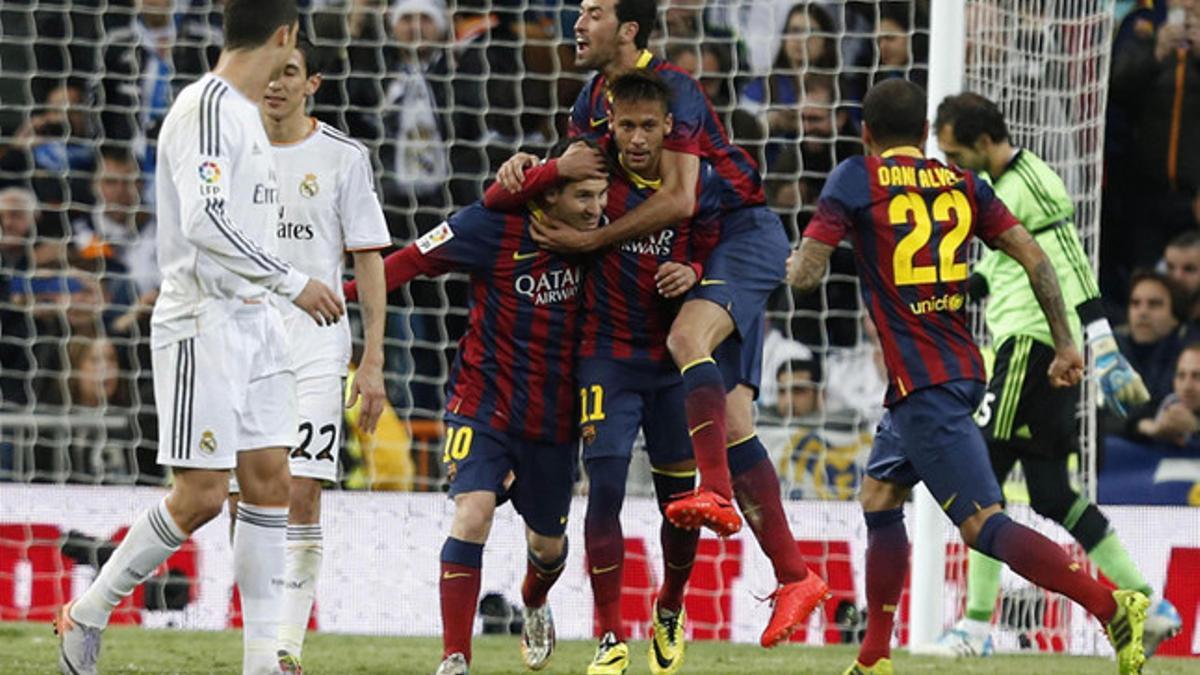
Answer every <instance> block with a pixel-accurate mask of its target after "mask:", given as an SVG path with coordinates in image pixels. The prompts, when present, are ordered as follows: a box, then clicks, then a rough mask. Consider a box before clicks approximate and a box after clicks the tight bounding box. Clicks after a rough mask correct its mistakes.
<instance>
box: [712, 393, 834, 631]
mask: <svg viewBox="0 0 1200 675" xmlns="http://www.w3.org/2000/svg"><path fill="white" fill-rule="evenodd" d="M743 389H745V388H744V387H738V390H735V393H733V394H730V399H731V400H732V399H735V398H736V397H737V393H736V392H737V391H740V390H743ZM749 400H750V399H749V398H746V403H747V404H748V403H749ZM746 415H747V420H749V417H748V415H749V411H746ZM737 417H738V413H736V412H734V411H733V410H732V406H731V410H730V419H731V420H732V419H736V418H737ZM738 426H740V427H741V429H740V430H744V429H746V428H750V429H752V428H753V425H752V423H748V424H746V425H744V426H742V425H738ZM729 469H730V471H731V472H732V474H733V491H734V495H736V497H737V502H738V506H739V507H741V510H742V516H743V517H744V518H745V520H746V523H747V524H748V525H749V526H750V531H751V532H753V533H754V538H755V539H756V540H757V541H758V545H759V548H761V549H762V550H763V553H765V554H766V555H767V558H769V559H770V561H771V566H772V568H774V570H775V580H776V582H777V583H778V588H777V589H776V590H775V592H774V593H773V594H772V595H771V599H772V602H773V604H774V608H773V610H772V612H771V620H770V622H768V623H767V627H766V628H765V629H764V630H763V633H762V637H761V639H760V643H761V644H762V646H764V647H774V646H775V645H777V644H779V643H781V642H783V641H785V640H787V639H788V638H789V637H790V636H791V635H792V633H794V632H795V631H796V629H797V628H799V627H800V626H802V625H804V624H805V623H806V622H807V621H808V617H809V615H810V614H812V612H813V610H814V609H816V608H817V607H818V606H820V604H821V602H822V601H823V600H824V599H825V598H826V596H827V595H828V594H829V587H828V586H826V584H825V582H824V580H822V579H821V577H819V576H817V575H816V574H814V573H812V572H811V571H810V570H809V569H808V567H807V566H806V565H805V564H804V556H803V555H801V553H800V547H799V546H797V545H796V538H795V537H794V536H792V530H791V528H790V527H789V526H788V521H787V514H785V513H784V511H783V499H782V495H781V494H780V491H779V476H778V475H777V474H776V473H775V467H774V465H772V464H771V458H770V456H769V455H768V454H767V449H766V448H764V447H763V445H762V442H761V441H759V440H758V436H757V435H753V434H751V435H750V437H749V438H742V439H739V440H737V441H736V442H734V443H733V444H732V445H730V446H729Z"/></svg>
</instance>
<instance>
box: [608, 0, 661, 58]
mask: <svg viewBox="0 0 1200 675" xmlns="http://www.w3.org/2000/svg"><path fill="white" fill-rule="evenodd" d="M617 22H618V23H619V24H621V23H631V22H632V23H636V24H637V27H638V31H637V35H636V36H634V38H633V45H634V46H635V47H637V48H638V49H645V48H646V45H648V44H650V34H651V33H653V32H654V25H655V24H656V23H657V22H658V0H617Z"/></svg>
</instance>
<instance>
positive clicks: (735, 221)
mask: <svg viewBox="0 0 1200 675" xmlns="http://www.w3.org/2000/svg"><path fill="white" fill-rule="evenodd" d="M655 5H656V3H654V2H652V1H651V2H633V1H632V0H585V1H584V2H583V3H582V4H581V5H580V18H579V20H578V21H577V22H576V24H575V43H576V49H575V56H576V63H577V64H579V65H581V66H583V67H588V68H596V69H597V70H598V71H599V72H598V73H596V74H595V75H594V76H593V77H592V79H591V81H589V83H588V84H587V85H586V86H585V87H584V89H583V92H582V93H581V94H580V96H579V98H578V99H577V100H576V102H575V106H574V108H573V109H572V111H571V128H572V130H573V131H574V132H577V133H587V134H590V135H593V136H595V137H597V138H598V139H599V140H600V141H601V142H602V143H608V142H609V141H610V137H611V135H610V130H611V120H612V102H611V100H610V96H609V92H608V89H609V83H610V82H612V81H614V80H615V79H616V78H618V77H620V76H621V75H623V74H625V73H628V72H631V71H635V70H644V71H649V72H653V73H655V74H656V75H658V76H659V77H661V78H662V80H663V81H664V82H666V84H667V87H668V88H669V89H670V91H671V101H670V113H671V118H672V126H671V132H670V133H669V134H667V135H666V137H665V138H664V139H663V151H662V156H661V159H660V174H661V176H662V184H661V186H660V188H659V189H658V190H657V191H656V192H655V193H654V194H653V195H652V196H651V197H650V198H649V199H647V200H646V201H645V203H643V204H641V205H640V206H638V207H637V208H635V209H632V210H630V211H629V212H628V213H626V214H625V215H624V216H622V217H621V218H619V219H617V220H616V221H615V222H612V223H610V224H609V225H607V226H605V227H602V228H599V229H598V230H595V231H589V232H579V231H576V230H573V229H571V228H567V227H562V226H557V225H556V224H555V223H554V222H553V221H550V220H548V221H546V222H543V223H539V224H538V225H537V226H536V227H535V230H534V232H535V234H536V235H537V237H538V241H539V242H540V243H542V244H543V245H545V246H547V247H548V248H550V249H552V250H558V251H575V252H581V251H593V250H598V249H602V248H606V247H609V246H614V245H618V244H620V243H621V242H626V241H636V240H639V239H641V238H643V237H645V236H647V235H652V234H655V233H658V232H659V231H661V230H662V229H663V228H665V227H669V226H671V225H673V224H675V223H678V222H681V221H683V220H685V219H688V218H691V217H693V216H694V215H695V214H696V209H697V194H696V187H697V184H698V183H699V182H700V179H701V176H700V173H701V161H702V160H704V161H707V162H708V164H709V165H711V167H712V170H713V171H714V173H715V174H716V177H717V178H719V181H714V182H712V183H708V182H706V185H705V188H704V189H705V191H708V192H713V193H715V194H714V195H710V198H711V199H715V201H716V203H717V204H718V207H717V208H714V209H705V210H706V212H707V215H706V216H704V217H706V218H707V219H708V220H709V221H710V222H712V223H713V227H717V228H719V236H720V243H719V244H718V245H717V247H716V249H715V250H714V251H713V253H712V255H711V257H710V259H709V260H708V261H707V262H706V264H705V270H704V278H703V279H701V280H700V282H699V287H698V288H697V289H695V290H694V291H693V292H692V295H690V296H689V297H688V301H687V302H685V303H684V305H683V307H682V308H681V310H680V312H679V315H678V316H677V317H676V319H675V321H674V323H673V324H672V326H671V330H670V332H669V334H668V338H667V347H668V350H669V351H670V354H671V357H672V360H673V361H674V362H675V364H676V366H677V367H678V368H679V369H680V371H681V372H682V374H683V382H684V388H685V392H686V394H685V412H686V417H687V423H688V427H689V433H690V434H691V445H692V449H693V452H694V456H695V459H696V463H697V465H698V466H699V469H700V487H699V488H697V490H696V491H695V492H694V493H692V494H690V495H687V496H685V497H683V498H681V499H678V500H675V501H674V502H673V503H672V504H671V505H669V506H668V507H667V510H666V515H667V517H668V518H669V519H670V520H671V521H672V522H673V523H674V524H675V525H677V526H680V527H683V528H685V529H687V528H698V527H700V526H706V527H709V528H711V529H713V530H714V531H715V532H717V533H718V534H721V535H729V534H732V533H734V532H736V531H737V530H739V529H740V528H741V518H740V517H739V516H738V513H737V510H736V509H735V508H734V506H733V504H732V500H733V497H734V495H735V493H736V496H737V499H738V501H739V503H740V505H741V506H742V509H743V512H744V513H750V514H753V515H754V518H752V519H751V521H750V524H751V529H752V531H753V532H754V535H755V537H756V539H757V540H758V542H759V545H760V546H761V547H762V549H763V551H764V552H765V553H766V554H767V556H768V557H769V558H770V559H771V562H772V565H773V567H774V568H775V575H776V579H777V581H778V582H779V587H778V588H777V589H776V592H775V593H773V594H772V598H773V600H774V603H775V607H774V610H773V612H772V616H771V620H770V622H769V623H768V625H767V627H766V629H765V630H764V631H763V634H762V637H761V640H760V642H761V644H762V645H763V646H766V647H770V646H773V645H776V644H778V643H780V642H782V641H783V640H785V639H787V638H788V636H790V635H791V634H792V632H794V631H795V629H796V628H797V627H799V625H800V624H801V623H802V622H803V621H804V620H806V619H807V616H808V613H809V612H811V611H812V609H813V608H815V606H816V605H817V603H819V602H820V599H821V598H822V597H823V596H824V595H825V593H826V591H827V589H826V586H825V584H824V582H823V581H821V580H820V579H819V578H818V577H817V576H816V575H810V574H809V572H808V569H807V567H806V566H805V564H804V560H803V558H802V556H800V554H799V551H798V549H797V547H796V545H795V540H794V538H792V536H791V531H790V528H789V527H788V523H787V517H786V515H785V514H784V512H783V506H782V502H781V498H780V494H779V480H778V476H777V475H776V473H775V468H774V466H773V465H772V464H771V460H770V457H769V456H768V454H767V451H766V448H764V447H763V445H762V443H761V442H760V441H759V439H758V437H757V435H756V434H755V430H754V416H753V407H754V406H753V401H754V397H755V396H756V394H757V390H758V383H759V377H760V374H761V373H760V371H761V364H762V339H763V324H764V321H765V314H764V310H765V308H766V302H767V298H768V297H769V295H770V294H771V292H772V291H774V290H775V289H776V288H777V287H778V286H779V284H780V282H781V281H782V280H783V278H784V272H785V261H786V258H787V238H786V236H785V234H784V231H783V224H782V223H781V222H780V221H779V218H778V217H777V216H775V215H774V214H773V213H771V211H770V210H769V209H767V208H766V207H765V205H764V202H765V199H764V196H763V191H762V179H761V177H760V176H759V174H758V169H757V167H756V166H755V164H754V162H753V161H752V160H751V159H750V157H749V155H747V154H746V152H745V151H743V150H742V149H741V148H739V147H737V146H735V145H733V144H731V143H730V142H729V139H728V137H727V136H726V134H725V129H724V128H723V127H722V126H721V122H720V120H719V119H718V118H717V116H716V114H715V113H714V111H713V109H712V106H711V104H710V103H709V101H708V99H707V98H706V97H705V95H704V92H703V90H702V89H701V88H700V85H699V83H697V82H696V80H695V79H693V78H692V77H691V76H690V75H688V74H687V73H686V72H684V71H683V70H680V69H679V68H676V67H675V66H673V65H671V64H669V63H667V62H665V61H663V60H661V59H659V58H656V57H655V56H654V55H653V54H651V53H650V52H649V51H648V50H646V45H647V44H648V39H649V35H650V32H651V30H652V29H653V26H654V21H655V20H656V16H657V15H656V9H655ZM531 160H532V158H531V157H530V156H528V155H518V156H516V157H514V158H513V159H512V160H510V161H509V162H507V163H506V164H505V166H504V167H501V170H500V172H499V174H498V179H499V180H500V181H501V183H502V184H503V185H504V186H505V188H507V189H508V190H510V191H514V192H515V191H517V190H519V189H520V187H521V182H522V179H523V176H524V169H525V168H526V167H528V166H529V164H530V162H531ZM582 175H587V174H580V175H578V176H576V175H572V176H568V177H581V176H582ZM714 356H716V358H714Z"/></svg>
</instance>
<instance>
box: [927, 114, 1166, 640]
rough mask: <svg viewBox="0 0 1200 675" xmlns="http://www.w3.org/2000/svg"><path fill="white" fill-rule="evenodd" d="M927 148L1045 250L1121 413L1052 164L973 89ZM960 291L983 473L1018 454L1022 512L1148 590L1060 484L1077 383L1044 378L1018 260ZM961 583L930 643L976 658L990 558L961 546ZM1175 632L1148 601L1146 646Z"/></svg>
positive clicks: (1037, 330) (1124, 401)
mask: <svg viewBox="0 0 1200 675" xmlns="http://www.w3.org/2000/svg"><path fill="white" fill-rule="evenodd" d="M934 130H935V132H936V134H937V139H938V146H939V147H940V148H941V150H942V152H943V153H945V155H946V159H948V160H950V162H951V163H953V164H957V165H958V166H961V167H962V168H964V169H969V170H971V171H976V172H978V173H981V174H987V175H988V176H989V177H990V178H991V181H992V185H993V188H994V189H995V191H996V196H997V197H999V198H1000V199H1001V200H1002V201H1003V202H1004V205H1005V206H1007V207H1008V208H1009V210H1010V211H1012V213H1013V215H1014V216H1015V217H1016V218H1017V220H1019V221H1020V222H1021V224H1022V225H1023V226H1024V227H1025V229H1026V230H1028V231H1029V233H1030V234H1031V235H1033V238H1034V239H1035V240H1036V241H1037V242H1038V245H1039V246H1041V247H1042V250H1043V251H1045V252H1046V255H1047V256H1048V257H1049V258H1050V261H1051V264H1052V265H1053V267H1054V269H1055V271H1056V272H1057V273H1058V282H1059V285H1060V286H1061V288H1062V290H1063V298H1064V300H1066V302H1067V304H1068V305H1069V306H1073V307H1074V308H1075V311H1076V314H1077V316H1076V315H1071V316H1070V317H1069V319H1070V322H1071V331H1072V335H1074V336H1075V337H1076V338H1078V337H1079V334H1080V326H1081V325H1082V327H1083V334H1084V336H1085V337H1086V339H1087V344H1088V346H1089V351H1090V352H1091V354H1092V360H1093V368H1094V369H1095V371H1096V373H1097V377H1098V379H1099V381H1100V389H1101V391H1102V392H1103V394H1104V397H1105V401H1106V405H1107V406H1108V407H1109V408H1111V409H1113V410H1115V411H1116V412H1117V413H1118V414H1122V415H1123V414H1124V411H1125V407H1124V406H1125V405H1139V404H1141V403H1144V402H1145V401H1146V400H1148V399H1149V394H1148V393H1147V391H1146V387H1145V385H1143V384H1142V379H1141V377H1139V376H1138V374H1137V373H1136V372H1135V371H1134V370H1133V368H1131V367H1130V365H1129V362H1128V361H1126V360H1125V357H1124V356H1122V355H1121V352H1120V351H1118V350H1117V343H1116V340H1114V339H1113V336H1112V329H1111V328H1110V327H1109V324H1108V319H1106V318H1105V317H1104V308H1103V306H1102V303H1101V301H1100V289H1099V288H1098V287H1097V285H1096V280H1095V277H1094V276H1093V274H1092V268H1091V266H1090V265H1089V264H1088V262H1087V254H1086V253H1084V250H1083V245H1082V244H1080V242H1079V235H1078V233H1077V232H1076V231H1075V224H1074V222H1073V220H1072V219H1073V217H1074V215H1075V205H1074V203H1073V202H1072V201H1071V197H1070V195H1069V194H1067V188H1066V186H1065V185H1064V184H1063V182H1062V179H1060V178H1059V177H1058V175H1057V174H1055V173H1054V170H1053V169H1051V168H1050V167H1049V166H1047V165H1046V163H1045V162H1043V161H1042V160H1041V159H1040V158H1038V157H1037V156H1036V155H1034V154H1033V153H1032V152H1030V151H1029V150H1027V149H1021V148H1014V147H1013V145H1012V143H1011V142H1010V141H1009V136H1008V126H1007V125H1006V124H1005V122H1004V114H1003V113H1002V112H1001V111H1000V109H999V108H998V107H997V106H996V104H995V103H992V102H991V101H989V100H987V99H986V98H984V97H982V96H980V95H978V94H971V93H965V94H958V95H956V96H950V97H947V98H946V99H945V100H944V101H942V103H941V105H939V106H938V110H937V118H936V121H935V122H934ZM968 283H969V289H970V292H971V295H972V296H973V297H976V298H982V297H984V296H990V299H989V300H988V304H987V313H986V315H985V318H986V320H987V326H988V330H989V331H991V333H992V343H993V344H995V345H997V349H996V365H995V367H994V369H993V373H992V379H991V382H990V383H989V384H988V391H987V393H986V394H985V395H984V401H983V407H982V408H981V409H980V412H979V414H978V415H977V416H976V422H977V423H978V424H979V426H980V427H982V429H983V435H984V439H985V440H986V441H987V445H988V453H989V454H990V456H991V464H992V469H993V471H994V472H995V475H996V480H997V482H999V483H1000V484H1001V485H1003V484H1004V481H1005V480H1006V479H1007V476H1008V473H1009V472H1010V471H1011V470H1012V467H1013V465H1014V464H1015V463H1016V462H1017V461H1018V460H1019V461H1020V462H1021V466H1022V468H1023V469H1024V473H1025V484H1026V485H1027V486H1028V488H1029V502H1030V505H1032V506H1033V509H1034V511H1036V512H1037V513H1039V514H1041V515H1043V516H1045V517H1047V518H1050V519H1051V520H1053V521H1055V522H1057V523H1060V524H1062V526H1063V527H1065V528H1067V531H1068V532H1070V533H1071V535H1072V536H1073V537H1075V540H1076V541H1078V542H1079V545H1080V546H1082V547H1083V550H1084V551H1086V552H1087V554H1088V557H1089V558H1091V559H1092V560H1093V561H1094V562H1095V563H1096V565H1097V566H1098V567H1099V568H1100V571H1101V572H1103V573H1104V576H1105V577H1107V578H1109V579H1111V580H1112V581H1113V583H1115V584H1116V585H1117V587H1118V588H1127V589H1134V590H1137V591H1141V592H1142V593H1143V594H1144V595H1146V596H1147V597H1149V596H1152V595H1153V589H1151V587H1150V585H1149V584H1148V583H1146V580H1145V578H1144V577H1142V574H1141V572H1140V571H1138V569H1137V566H1136V565H1135V564H1134V562H1133V559H1132V558H1130V557H1129V553H1128V552H1127V551H1126V550H1125V548H1124V547H1123V546H1121V542H1120V540H1118V539H1117V533H1116V532H1114V531H1113V530H1112V528H1111V526H1110V525H1109V522H1108V519H1107V518H1105V517H1104V514H1103V513H1101V512H1100V509H1099V508H1097V507H1096V505H1095V504H1093V503H1091V502H1090V501H1089V500H1088V499H1087V497H1083V496H1081V495H1079V494H1078V493H1077V492H1075V490H1074V489H1072V488H1071V483H1070V481H1069V480H1068V479H1067V458H1068V457H1069V456H1070V455H1071V454H1072V453H1075V452H1078V443H1079V435H1078V434H1077V433H1076V427H1075V406H1076V404H1077V403H1078V401H1079V397H1080V388H1079V386H1073V387H1064V388H1055V387H1052V386H1050V382H1049V381H1048V380H1047V379H1046V376H1045V372H1046V368H1047V366H1048V365H1049V364H1050V362H1051V361H1052V360H1053V359H1054V348H1053V346H1052V345H1053V344H1054V340H1053V338H1052V336H1051V333H1050V327H1049V326H1048V325H1047V323H1046V318H1045V316H1044V315H1043V314H1042V313H1041V312H1040V311H1038V310H1036V309H1034V308H1035V306H1036V299H1035V296H1034V293H1033V288H1032V287H1031V286H1030V285H1029V278H1028V277H1027V276H1026V274H1025V270H1024V268H1022V267H1021V266H1020V264H1018V263H1017V262H1016V261H1015V260H1013V259H1012V258H1011V257H1009V256H1008V255H1007V254H1005V253H1004V252H1002V251H992V252H990V253H988V255H987V256H986V257H985V258H984V259H983V260H981V261H980V262H979V264H977V265H976V266H975V272H974V273H973V274H972V275H971V277H970V279H969V280H968ZM967 569H968V581H967V607H966V615H965V616H964V617H963V619H962V620H961V621H959V623H958V624H957V625H956V626H955V627H954V628H953V629H951V630H948V631H947V632H946V633H945V634H944V635H942V637H941V638H940V639H939V640H938V643H937V645H936V647H935V649H934V651H933V653H935V654H938V655H941V656H987V655H988V654H990V653H991V652H992V638H991V628H992V621H991V619H992V610H993V609H994V608H995V606H996V597H997V596H998V595H999V593H1000V570H1001V568H1000V563H999V562H998V561H996V560H994V559H992V558H989V557H987V556H985V555H984V554H982V553H980V552H978V551H975V550H972V551H971V552H970V563H969V565H968V567H967ZM1180 628H1181V621H1180V618H1179V613H1178V612H1177V611H1175V608H1174V607H1173V606H1172V605H1171V603H1170V602H1168V601H1167V600H1165V599H1163V600H1160V601H1159V602H1158V603H1156V605H1155V607H1154V609H1153V610H1152V611H1151V613H1150V617H1149V619H1148V620H1147V623H1146V634H1145V646H1146V654H1147V655H1149V654H1151V653H1153V651H1154V648H1155V647H1157V646H1158V643H1159V642H1161V641H1162V640H1164V639H1166V638H1167V637H1170V635H1171V634H1173V633H1176V632H1178V631H1179V629H1180Z"/></svg>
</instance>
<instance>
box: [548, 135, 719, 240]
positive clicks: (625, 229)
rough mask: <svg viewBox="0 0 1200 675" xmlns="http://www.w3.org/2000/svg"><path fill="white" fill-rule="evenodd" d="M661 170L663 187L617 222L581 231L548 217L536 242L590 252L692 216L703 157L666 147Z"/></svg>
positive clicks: (663, 152)
mask: <svg viewBox="0 0 1200 675" xmlns="http://www.w3.org/2000/svg"><path fill="white" fill-rule="evenodd" d="M661 171H662V181H663V185H662V188H661V189H660V190H659V191H658V192H656V193H654V195H653V196H651V197H650V198H649V199H647V200H646V201H645V203H643V204H642V205H641V206H639V207H637V208H636V209H634V210H632V211H630V212H629V213H627V214H625V216H623V217H622V218H621V219H619V220H617V221H616V222H613V223H609V224H608V225H606V226H604V227H601V228H598V229H595V230H588V231H579V230H576V229H573V228H571V227H569V226H567V225H565V224H563V223H558V222H556V221H554V220H553V219H546V220H544V221H542V222H539V223H537V224H536V225H535V226H534V227H533V229H532V232H533V238H534V241H536V242H538V243H539V244H540V245H542V246H543V247H545V248H547V249H550V250H551V251H557V252H559V253H588V252H590V251H595V250H598V249H601V248H605V247H607V246H612V245H614V244H618V243H620V242H623V241H628V240H630V239H637V238H639V237H644V236H645V235H647V234H650V233H652V232H657V231H659V230H661V229H663V228H664V227H668V226H670V225H674V224H675V223H678V222H679V221H681V220H683V219H685V218H689V217H691V215H692V214H693V212H694V211H695V209H696V190H695V186H696V181H697V180H699V178H700V158H699V157H698V156H696V155H692V154H688V153H682V152H672V151H670V150H663V151H662V160H661Z"/></svg>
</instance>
